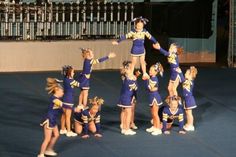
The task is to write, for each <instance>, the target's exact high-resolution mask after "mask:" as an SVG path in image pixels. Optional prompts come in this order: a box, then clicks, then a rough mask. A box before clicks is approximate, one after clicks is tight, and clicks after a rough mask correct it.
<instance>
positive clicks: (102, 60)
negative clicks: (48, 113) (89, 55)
mask: <svg viewBox="0 0 236 157" xmlns="http://www.w3.org/2000/svg"><path fill="white" fill-rule="evenodd" d="M114 57H116V54H115V53H114V52H111V53H109V55H108V56H105V57H102V58H99V59H92V60H91V62H90V64H92V65H94V64H98V63H101V62H104V61H106V60H108V59H109V58H114Z"/></svg>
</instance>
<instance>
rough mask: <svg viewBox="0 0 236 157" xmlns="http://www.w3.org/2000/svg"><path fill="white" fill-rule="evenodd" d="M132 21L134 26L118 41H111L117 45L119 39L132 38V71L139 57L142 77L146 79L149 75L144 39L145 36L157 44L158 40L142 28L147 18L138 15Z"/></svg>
mask: <svg viewBox="0 0 236 157" xmlns="http://www.w3.org/2000/svg"><path fill="white" fill-rule="evenodd" d="M133 21H134V25H135V28H134V29H133V30H131V31H130V32H129V33H127V34H126V35H122V36H121V38H120V39H119V40H118V41H113V42H112V44H113V45H118V44H119V43H120V42H121V41H123V40H125V39H133V45H132V48H131V56H132V64H131V65H132V66H131V69H132V71H134V67H135V65H136V63H137V60H138V58H139V59H140V63H141V67H142V71H143V79H144V80H146V79H148V78H149V76H148V74H147V72H146V62H145V48H144V40H145V37H147V38H148V39H149V40H151V41H152V42H153V44H157V43H158V42H157V41H156V39H155V38H154V37H153V36H152V35H151V34H150V33H149V32H148V31H147V30H146V29H144V25H145V24H146V23H147V22H148V19H146V18H143V17H142V16H140V17H137V18H135V19H133Z"/></svg>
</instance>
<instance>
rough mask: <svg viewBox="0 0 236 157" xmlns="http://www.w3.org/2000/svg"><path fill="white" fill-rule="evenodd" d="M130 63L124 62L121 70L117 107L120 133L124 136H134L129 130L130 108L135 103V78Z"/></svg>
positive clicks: (133, 132)
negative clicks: (121, 78)
mask: <svg viewBox="0 0 236 157" xmlns="http://www.w3.org/2000/svg"><path fill="white" fill-rule="evenodd" d="M131 64H132V63H131V62H130V61H124V62H123V67H122V69H121V74H122V76H123V83H122V88H121V93H120V98H119V102H118V104H117V106H119V107H121V114H120V119H121V133H122V134H124V135H135V134H136V132H135V131H133V130H131V120H132V108H133V103H135V91H137V83H136V79H137V78H136V77H135V76H134V74H133V71H132V65H131Z"/></svg>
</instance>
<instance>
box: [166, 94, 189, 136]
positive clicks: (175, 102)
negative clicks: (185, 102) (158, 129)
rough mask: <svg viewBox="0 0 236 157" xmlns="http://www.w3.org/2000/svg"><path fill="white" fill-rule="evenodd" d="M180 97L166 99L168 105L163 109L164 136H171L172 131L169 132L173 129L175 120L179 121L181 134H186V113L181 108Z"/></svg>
mask: <svg viewBox="0 0 236 157" xmlns="http://www.w3.org/2000/svg"><path fill="white" fill-rule="evenodd" d="M180 101H181V100H180V97H178V96H168V97H167V98H166V103H167V104H168V105H167V106H165V107H164V108H163V111H162V131H163V133H164V134H170V131H169V130H167V129H168V128H171V125H172V124H173V121H174V119H176V118H177V119H178V121H179V133H180V134H185V133H186V132H185V131H184V129H183V126H184V111H183V109H182V107H181V106H179V102H180Z"/></svg>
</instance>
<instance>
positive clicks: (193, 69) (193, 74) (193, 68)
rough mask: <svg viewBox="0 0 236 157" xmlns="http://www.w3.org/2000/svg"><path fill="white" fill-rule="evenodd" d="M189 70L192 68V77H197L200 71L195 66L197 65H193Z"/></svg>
mask: <svg viewBox="0 0 236 157" xmlns="http://www.w3.org/2000/svg"><path fill="white" fill-rule="evenodd" d="M189 70H190V73H191V76H192V78H193V79H195V78H196V76H197V73H198V71H197V68H195V66H191V67H190V68H189Z"/></svg>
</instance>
